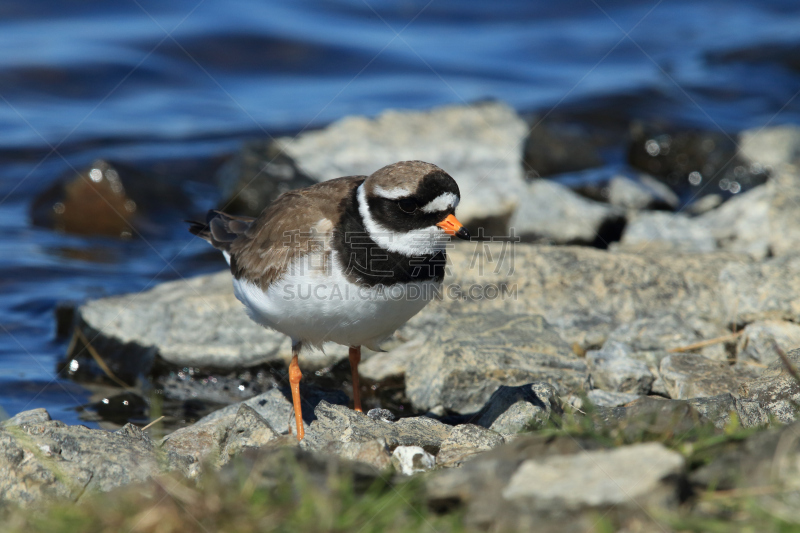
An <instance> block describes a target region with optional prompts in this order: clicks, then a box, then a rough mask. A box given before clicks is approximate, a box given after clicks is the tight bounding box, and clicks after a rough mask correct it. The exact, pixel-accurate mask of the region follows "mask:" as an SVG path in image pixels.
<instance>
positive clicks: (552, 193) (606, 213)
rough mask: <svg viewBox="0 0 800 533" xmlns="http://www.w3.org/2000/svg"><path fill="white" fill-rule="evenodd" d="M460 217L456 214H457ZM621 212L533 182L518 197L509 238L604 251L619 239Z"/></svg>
mask: <svg viewBox="0 0 800 533" xmlns="http://www.w3.org/2000/svg"><path fill="white" fill-rule="evenodd" d="M459 216H460V215H459ZM624 225H625V221H624V212H623V211H622V210H621V209H619V208H616V207H614V206H609V205H608V204H603V203H600V202H595V201H593V200H587V199H586V198H583V197H581V196H579V195H578V194H576V193H574V192H572V191H571V190H570V189H569V188H568V187H566V186H564V185H561V184H559V183H556V182H553V181H548V180H542V179H538V180H534V181H533V182H532V183H531V184H530V185H528V186H527V188H526V189H525V191H524V192H523V193H522V194H521V195H520V204H519V207H518V208H517V210H516V211H515V212H514V216H512V217H511V221H510V222H509V226H510V228H511V229H512V230H513V232H514V233H513V235H519V236H521V237H523V238H525V239H527V240H532V239H543V240H546V241H549V242H553V243H556V244H570V243H579V244H592V243H594V244H596V245H597V246H598V247H602V248H605V247H607V246H608V243H609V242H611V241H616V240H618V239H619V235H620V234H621V232H622V227H623V226H624Z"/></svg>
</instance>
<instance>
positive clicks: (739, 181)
mask: <svg viewBox="0 0 800 533" xmlns="http://www.w3.org/2000/svg"><path fill="white" fill-rule="evenodd" d="M628 162H629V163H630V164H631V165H632V166H633V167H635V168H637V169H639V170H643V171H645V172H647V173H648V174H650V175H652V176H655V177H656V178H658V179H660V180H662V181H663V182H664V183H666V184H667V185H669V186H670V187H671V188H672V189H673V190H674V191H676V192H678V194H679V195H689V194H691V195H696V194H699V195H704V194H712V193H721V194H723V195H725V196H730V195H734V194H737V193H739V192H741V191H744V190H747V189H750V188H752V187H754V186H756V185H759V184H761V183H764V182H765V181H766V179H767V173H766V172H765V171H764V169H763V167H754V166H752V165H751V164H750V163H748V162H747V161H745V160H743V159H742V158H741V157H740V156H739V155H738V154H737V149H736V142H735V141H734V140H733V139H731V138H729V137H728V136H727V135H725V134H724V133H718V132H707V131H689V130H686V131H675V130H674V129H671V128H667V127H661V126H659V125H656V124H641V123H638V124H634V126H633V127H632V131H631V144H630V146H629V148H628ZM709 181H711V183H713V184H714V186H713V187H708V186H707V185H708V183H709Z"/></svg>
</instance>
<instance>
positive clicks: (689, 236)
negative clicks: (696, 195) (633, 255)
mask: <svg viewBox="0 0 800 533" xmlns="http://www.w3.org/2000/svg"><path fill="white" fill-rule="evenodd" d="M620 247H621V248H620V249H622V250H625V251H630V252H643V251H648V250H653V249H659V250H663V249H665V248H669V249H672V250H675V251H681V252H713V251H714V250H716V249H717V241H716V239H714V235H713V234H712V233H711V230H709V229H708V228H706V227H705V226H702V225H700V224H697V223H696V222H695V221H694V220H693V219H691V218H689V217H688V216H686V215H684V214H682V213H664V212H661V211H645V212H641V213H638V214H636V216H634V217H632V218H631V219H630V220H629V221H628V225H627V226H625V232H624V233H623V234H622V240H621V241H620Z"/></svg>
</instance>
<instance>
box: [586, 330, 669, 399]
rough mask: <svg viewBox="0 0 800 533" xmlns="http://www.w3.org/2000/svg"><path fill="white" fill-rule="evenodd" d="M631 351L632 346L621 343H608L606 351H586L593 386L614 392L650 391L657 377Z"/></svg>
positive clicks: (604, 346)
mask: <svg viewBox="0 0 800 533" xmlns="http://www.w3.org/2000/svg"><path fill="white" fill-rule="evenodd" d="M630 354H631V349H630V347H629V346H627V345H625V344H622V343H618V342H611V343H610V342H606V344H604V345H603V349H602V350H590V351H588V352H586V363H587V365H588V367H589V374H590V380H591V382H592V383H593V385H594V386H595V387H598V388H601V389H604V390H609V391H613V392H626V393H630V394H640V395H641V394H649V393H650V389H651V387H652V385H653V381H655V376H654V375H653V374H652V373H651V372H650V369H649V368H648V367H647V364H646V363H644V362H642V361H638V360H636V359H633V358H632V357H630Z"/></svg>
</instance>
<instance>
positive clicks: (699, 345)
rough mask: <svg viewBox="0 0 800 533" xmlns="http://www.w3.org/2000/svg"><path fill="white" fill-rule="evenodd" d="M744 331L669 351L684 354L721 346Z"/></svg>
mask: <svg viewBox="0 0 800 533" xmlns="http://www.w3.org/2000/svg"><path fill="white" fill-rule="evenodd" d="M743 331H744V330H739V331H737V332H736V333H731V334H730V335H723V336H722V337H715V338H713V339H706V340H704V341H700V342H695V343H694V344H688V345H686V346H679V347H677V348H670V349H669V350H667V351H668V352H669V353H682V352H691V351H692V350H696V349H698V348H705V347H706V346H711V345H714V344H719V343H721V342H728V341H732V340H734V339H736V338H738V337H740V336H741V335H742V332H743Z"/></svg>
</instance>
